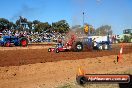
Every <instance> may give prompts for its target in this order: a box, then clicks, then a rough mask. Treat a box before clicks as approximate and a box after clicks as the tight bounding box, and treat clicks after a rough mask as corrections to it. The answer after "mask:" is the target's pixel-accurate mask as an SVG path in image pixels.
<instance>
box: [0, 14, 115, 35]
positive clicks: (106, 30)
mask: <svg viewBox="0 0 132 88" xmlns="http://www.w3.org/2000/svg"><path fill="white" fill-rule="evenodd" d="M88 25H89V24H88ZM4 29H10V30H13V31H15V30H18V31H28V32H31V31H33V32H52V31H54V32H59V33H67V32H68V31H69V30H72V29H74V30H75V31H76V32H83V27H82V26H81V25H75V26H72V27H71V28H70V26H69V24H68V23H67V21H66V20H60V21H58V22H53V23H52V24H49V23H48V22H41V21H39V20H34V21H28V20H27V18H24V17H21V16H20V18H19V19H18V20H16V22H15V23H13V22H10V21H9V20H8V19H5V18H0V31H2V30H4ZM89 31H90V33H91V34H93V35H100V36H103V35H108V34H112V30H111V26H110V25H102V26H100V27H98V28H96V29H95V28H94V27H93V26H91V25H90V27H89Z"/></svg>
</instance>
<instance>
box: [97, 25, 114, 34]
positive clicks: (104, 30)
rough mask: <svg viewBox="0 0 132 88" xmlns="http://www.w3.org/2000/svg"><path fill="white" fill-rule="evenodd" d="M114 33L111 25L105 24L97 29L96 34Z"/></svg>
mask: <svg viewBox="0 0 132 88" xmlns="http://www.w3.org/2000/svg"><path fill="white" fill-rule="evenodd" d="M108 34H112V30H111V26H109V25H103V26H100V27H99V28H97V29H96V32H95V35H101V36H104V35H108Z"/></svg>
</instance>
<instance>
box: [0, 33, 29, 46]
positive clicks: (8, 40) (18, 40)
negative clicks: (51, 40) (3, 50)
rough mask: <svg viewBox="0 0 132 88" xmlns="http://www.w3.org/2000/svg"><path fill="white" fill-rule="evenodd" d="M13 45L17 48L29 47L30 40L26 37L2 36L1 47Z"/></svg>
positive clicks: (0, 37) (0, 38)
mask: <svg viewBox="0 0 132 88" xmlns="http://www.w3.org/2000/svg"><path fill="white" fill-rule="evenodd" d="M11 44H14V45H15V46H27V45H28V39H27V38H26V37H17V36H3V35H2V36H0V45H1V46H6V47H9V46H11Z"/></svg>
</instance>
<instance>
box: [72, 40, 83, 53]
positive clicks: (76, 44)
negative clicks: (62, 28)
mask: <svg viewBox="0 0 132 88" xmlns="http://www.w3.org/2000/svg"><path fill="white" fill-rule="evenodd" d="M72 50H73V51H75V52H80V51H82V50H83V44H82V42H80V41H78V42H74V43H73V46H72Z"/></svg>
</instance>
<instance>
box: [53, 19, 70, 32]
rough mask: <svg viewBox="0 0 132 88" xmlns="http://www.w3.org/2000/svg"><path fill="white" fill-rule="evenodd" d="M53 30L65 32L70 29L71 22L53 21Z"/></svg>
mask: <svg viewBox="0 0 132 88" xmlns="http://www.w3.org/2000/svg"><path fill="white" fill-rule="evenodd" d="M52 29H53V31H56V32H60V33H65V32H68V31H69V24H68V23H67V22H66V20H60V21H58V22H55V23H52Z"/></svg>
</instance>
